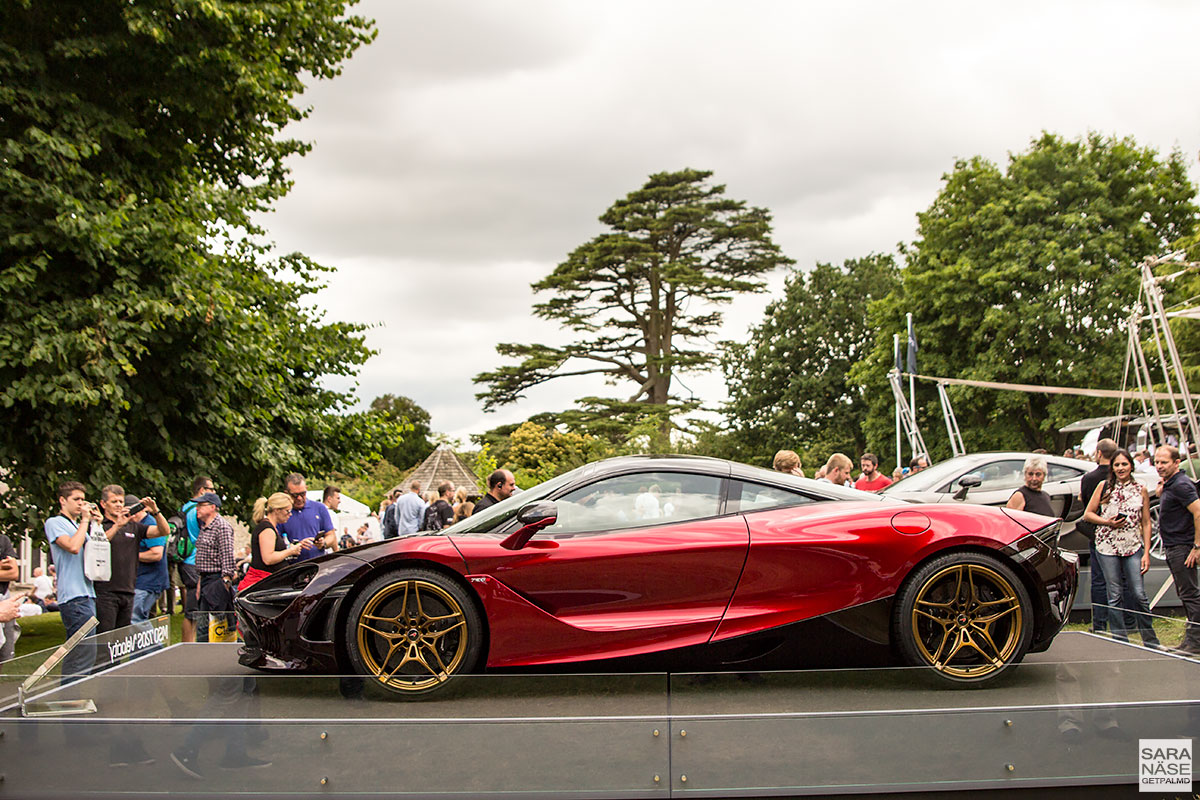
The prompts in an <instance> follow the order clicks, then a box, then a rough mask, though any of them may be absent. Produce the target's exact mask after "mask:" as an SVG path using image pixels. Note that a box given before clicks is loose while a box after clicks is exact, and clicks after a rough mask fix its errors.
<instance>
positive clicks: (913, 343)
mask: <svg viewBox="0 0 1200 800" xmlns="http://www.w3.org/2000/svg"><path fill="white" fill-rule="evenodd" d="M908 372H909V374H910V375H915V374H917V334H916V332H915V331H914V330H913V328H912V325H911V324H910V325H909V326H908Z"/></svg>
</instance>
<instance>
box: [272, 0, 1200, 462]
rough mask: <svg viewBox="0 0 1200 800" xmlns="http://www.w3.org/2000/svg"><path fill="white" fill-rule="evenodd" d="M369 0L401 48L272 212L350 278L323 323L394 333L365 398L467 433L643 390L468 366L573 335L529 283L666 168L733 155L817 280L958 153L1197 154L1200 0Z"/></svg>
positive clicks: (363, 384) (340, 285) (762, 299)
mask: <svg viewBox="0 0 1200 800" xmlns="http://www.w3.org/2000/svg"><path fill="white" fill-rule="evenodd" d="M356 11H357V13H361V14H363V15H365V16H368V17H371V18H374V19H375V20H376V22H377V25H378V28H379V36H378V38H377V39H376V41H375V42H374V43H373V44H371V45H370V46H368V47H366V48H364V49H362V50H360V51H359V52H358V53H357V54H356V55H355V57H354V58H353V59H352V60H351V61H350V62H349V63H348V64H347V65H346V67H345V71H344V73H343V74H342V75H341V76H340V77H338V78H336V79H335V80H333V81H326V82H322V83H318V84H316V85H314V86H313V87H312V88H311V89H310V90H309V91H308V92H307V93H306V95H305V96H304V98H303V102H305V103H308V104H310V105H311V106H312V109H313V111H312V115H311V117H310V118H309V119H307V120H306V121H305V122H303V123H301V124H299V125H296V126H295V127H294V128H290V129H289V133H291V134H292V135H295V136H297V137H299V138H302V139H305V140H307V141H310V142H312V143H313V145H314V149H313V151H312V152H311V153H310V154H309V155H308V156H306V157H305V158H303V159H298V160H296V161H295V162H294V163H293V177H294V179H295V188H294V190H293V191H292V193H291V195H290V196H289V197H288V198H286V199H285V200H284V201H282V202H281V203H279V205H278V207H277V210H276V211H275V212H274V213H273V214H271V215H269V216H267V217H265V218H264V219H263V223H264V224H265V226H266V228H267V230H268V232H269V235H270V237H271V238H272V239H273V240H274V241H275V242H276V243H277V245H278V246H279V247H280V248H281V249H284V250H288V251H290V250H300V251H302V252H304V253H306V254H308V255H310V256H312V257H314V258H316V259H317V260H318V261H321V262H323V263H325V264H328V265H331V266H336V267H337V269H338V271H337V273H336V274H334V275H332V276H331V277H330V278H329V285H328V287H327V288H325V289H324V290H322V291H321V293H320V294H319V295H318V296H317V299H318V302H319V303H320V304H321V306H322V307H323V308H324V309H325V311H326V319H329V320H345V321H352V322H360V323H365V324H368V325H371V326H372V327H371V329H370V330H369V331H368V333H367V342H368V344H369V345H370V346H371V347H373V348H374V349H376V350H378V351H379V355H377V356H375V357H374V358H373V359H371V361H369V362H368V363H367V364H366V366H365V367H364V368H363V369H362V371H361V373H360V375H359V380H358V384H359V385H358V389H357V393H358V396H359V397H360V399H361V400H362V401H363V402H364V403H365V402H369V401H370V399H371V398H373V397H375V396H377V395H380V394H383V393H385V392H392V393H396V394H403V395H408V396H409V397H412V398H413V399H414V400H416V401H417V402H418V403H419V404H420V405H422V406H423V407H425V408H426V409H428V410H429V412H430V414H431V415H432V425H433V428H434V429H435V430H437V431H441V432H445V433H448V434H450V435H451V436H455V437H459V438H460V439H462V440H464V441H465V440H466V438H467V436H468V435H469V434H471V433H478V432H482V431H483V430H486V429H488V428H491V427H495V426H496V425H500V424H503V423H506V422H515V421H520V420H523V419H525V418H527V417H528V416H530V415H531V414H534V413H537V412H539V411H545V410H553V409H560V408H564V407H566V406H569V405H570V404H571V401H572V400H573V399H574V398H576V397H579V396H582V395H587V394H596V393H601V394H611V395H613V396H618V395H622V394H627V392H626V391H625V388H624V387H621V389H620V390H619V391H618V390H614V389H609V388H608V387H604V386H603V385H602V384H596V383H589V379H587V378H577V379H563V380H561V381H554V382H552V383H551V384H549V385H546V386H543V387H538V388H535V389H533V390H531V391H530V392H529V393H528V397H527V399H526V400H524V401H522V402H520V403H518V404H517V405H515V406H510V407H507V408H505V409H502V410H500V411H498V412H495V413H491V414H484V413H483V412H482V411H481V409H480V406H479V404H478V402H477V401H476V400H475V398H474V395H475V392H476V391H478V387H476V386H475V385H474V384H472V382H471V378H472V377H473V376H474V375H476V374H477V373H479V372H480V371H482V370H486V369H492V368H494V367H495V366H497V364H498V363H499V362H498V357H497V355H496V353H495V343H496V342H500V341H518V342H529V341H547V342H553V343H558V342H562V341H564V337H563V333H562V332H560V331H559V330H558V329H557V328H556V327H555V326H553V325H551V324H549V323H546V322H543V321H540V320H536V319H534V318H532V316H531V314H530V309H531V306H532V304H533V303H535V302H538V300H539V299H545V298H544V297H543V298H538V297H535V295H534V293H533V292H532V291H531V289H530V284H531V283H532V282H534V281H536V280H538V279H540V278H541V277H543V276H545V275H546V274H548V273H549V272H550V271H551V270H552V269H553V268H554V266H555V265H556V264H558V263H559V262H560V261H562V260H563V259H564V258H565V256H566V255H567V254H568V253H569V252H570V251H571V250H572V249H574V248H575V247H576V246H577V245H579V244H582V243H583V242H585V241H587V240H588V239H590V238H591V237H593V236H594V235H596V234H597V233H599V232H601V230H602V226H601V225H600V223H599V222H598V221H597V219H596V218H597V216H598V215H599V214H601V213H602V212H603V211H604V210H605V209H606V208H607V207H608V206H609V205H610V204H611V203H612V202H613V201H614V200H616V199H618V198H620V197H623V196H624V195H625V194H627V193H628V192H630V191H632V190H634V189H636V188H638V187H640V186H641V185H642V183H643V182H644V181H645V179H646V177H647V176H648V175H649V174H651V173H653V172H660V171H667V170H676V169H681V168H684V167H694V168H697V169H707V170H712V171H713V172H714V173H715V174H714V180H716V181H717V182H719V183H723V184H725V185H726V186H727V187H728V195H729V196H731V197H733V198H736V199H740V200H745V201H747V202H748V203H750V204H752V205H756V206H765V207H767V208H769V209H770V210H771V211H772V213H773V215H774V220H775V240H776V241H777V242H778V243H779V244H780V246H781V247H782V249H783V251H784V252H785V253H786V254H787V255H788V256H790V257H791V258H794V259H795V260H796V262H797V267H798V268H805V267H810V266H811V265H813V264H814V263H816V262H818V261H829V262H835V263H840V262H841V261H843V260H845V259H847V258H855V257H860V256H863V255H866V254H868V253H871V252H894V250H895V246H896V243H897V242H900V241H910V240H911V239H912V238H913V235H914V231H915V225H916V218H915V215H916V213H917V212H919V211H921V210H923V209H925V208H926V207H928V205H929V204H930V202H931V201H932V199H933V198H934V196H935V194H936V193H937V191H938V188H939V184H940V180H941V177H942V175H943V174H944V173H945V172H947V171H949V170H950V169H952V168H953V165H954V161H955V159H956V158H960V157H970V156H972V155H983V156H985V157H987V158H990V159H992V160H994V161H997V162H1003V161H1004V160H1005V159H1006V157H1007V154H1008V153H1010V152H1016V151H1021V150H1024V149H1025V148H1026V147H1027V146H1028V143H1029V142H1030V140H1031V139H1032V138H1034V137H1036V136H1037V135H1038V134H1039V132H1040V131H1042V130H1049V131H1053V132H1056V133H1059V134H1062V135H1064V136H1067V137H1070V138H1075V137H1078V136H1081V135H1083V134H1085V133H1086V132H1087V131H1089V130H1095V131H1099V132H1101V133H1103V134H1115V135H1119V136H1133V137H1134V138H1135V139H1136V140H1137V141H1138V142H1139V143H1140V144H1143V145H1150V146H1153V147H1156V148H1158V149H1159V150H1161V151H1169V150H1171V149H1174V148H1178V149H1180V150H1181V151H1182V152H1183V153H1184V154H1185V155H1186V156H1187V159H1188V161H1189V163H1191V164H1193V165H1195V164H1196V161H1197V152H1198V151H1200V104H1198V103H1197V101H1196V98H1197V97H1200V70H1197V69H1196V66H1195V61H1194V57H1193V56H1194V35H1195V32H1196V31H1197V30H1200V4H1198V3H1195V2H1191V0H1178V2H1170V1H1168V0H1162V1H1161V2H1139V3H1136V4H1135V3H1128V2H1097V1H1096V0H1091V1H1090V2H1086V3H1085V2H1082V0H1081V1H1080V2H1061V3H1045V2H1036V3H1035V2H1013V1H1012V0H1009V1H1008V2H1004V3H986V4H984V3H962V2H944V3H934V2H914V1H913V0H908V2H904V3H885V2H882V0H880V1H879V2H841V3H827V2H826V3H817V2H805V1H804V0H783V1H780V2H773V1H767V0H737V1H736V2H735V0H722V2H703V1H701V0H672V1H669V2H668V1H667V0H660V1H658V2H655V1H653V0H637V2H625V1H624V0H603V2H600V1H595V2H593V1H591V0H570V1H568V0H511V1H510V2H497V1H496V0H492V2H475V1H474V0H421V1H420V2H418V1H416V0H364V1H363V2H362V3H361V4H360V5H359V6H357V8H356ZM1197 177H1200V170H1197V169H1193V179H1196V178H1197ZM783 279H784V275H783V274H782V273H780V274H777V275H775V276H773V277H772V279H771V285H772V286H773V287H775V288H778V287H779V286H780V285H781V284H782V282H783ZM768 298H769V295H766V296H747V297H744V298H741V299H739V300H737V301H735V302H734V303H733V304H732V306H730V307H729V308H728V309H727V313H726V324H725V327H724V330H723V332H722V338H733V339H740V338H744V337H745V336H746V332H747V329H748V327H749V326H751V325H753V324H755V323H757V322H758V321H759V320H760V319H761V316H762V311H763V306H764V305H765V303H766V302H767V300H768ZM902 324H903V323H902V321H901V320H897V330H899V329H900V327H901V326H902ZM683 380H684V382H685V383H686V385H687V386H688V387H690V388H691V390H692V391H694V392H695V394H696V396H698V397H699V398H701V399H702V400H704V401H705V402H707V403H709V404H717V403H719V402H720V401H721V400H722V399H723V397H724V383H723V381H722V380H721V378H720V376H719V375H707V376H704V375H701V376H685V377H684V379H683ZM560 384H561V385H560ZM339 388H340V387H339ZM684 391H685V393H686V390H684Z"/></svg>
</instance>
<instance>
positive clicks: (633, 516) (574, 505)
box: [538, 472, 721, 537]
mask: <svg viewBox="0 0 1200 800" xmlns="http://www.w3.org/2000/svg"><path fill="white" fill-rule="evenodd" d="M554 502H555V503H556V504H557V505H558V522H556V523H554V524H553V525H551V526H550V527H548V528H546V529H545V531H544V532H543V533H541V534H538V535H539V536H551V537H553V536H570V535H574V534H580V533H604V532H606V531H614V530H622V529H625V528H638V527H643V526H646V525H661V524H663V523H668V522H684V521H686V520H690V519H703V518H704V517H715V516H716V515H717V512H718V510H719V509H720V507H721V479H720V478H718V477H714V476H712V475H695V474H692V473H686V472H640V473H635V474H632V475H618V476H615V477H612V478H605V479H604V480H599V481H596V482H595V483H591V484H588V485H587V486H584V487H582V488H579V489H576V490H574V491H573V492H570V493H569V494H566V495H563V496H562V497H560V498H558V499H557V500H555V501H554Z"/></svg>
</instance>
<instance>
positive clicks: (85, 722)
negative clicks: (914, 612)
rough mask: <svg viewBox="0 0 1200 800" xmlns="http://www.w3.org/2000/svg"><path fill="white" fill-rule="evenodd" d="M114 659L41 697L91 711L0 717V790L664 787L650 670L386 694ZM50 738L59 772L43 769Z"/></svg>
mask: <svg viewBox="0 0 1200 800" xmlns="http://www.w3.org/2000/svg"><path fill="white" fill-rule="evenodd" d="M185 649H187V648H185ZM124 669H125V668H121V669H118V670H117V671H116V674H105V675H93V676H91V677H88V678H85V679H83V680H79V681H74V682H72V683H68V684H65V685H63V686H61V687H59V688H57V689H55V690H54V691H53V692H52V693H51V694H52V695H53V696H54V697H55V698H56V699H58V700H60V701H64V702H66V701H72V700H83V699H90V700H93V701H94V703H95V705H96V708H97V711H96V713H95V714H93V715H90V716H86V717H69V718H67V717H62V718H51V717H41V718H32V719H31V718H21V717H20V716H19V711H16V710H14V711H12V712H9V713H10V714H16V715H17V716H0V731H3V732H5V733H6V736H5V737H4V739H3V740H0V743H2V747H3V749H2V750H0V752H2V753H3V760H4V765H3V767H2V768H0V772H3V773H5V774H6V777H5V781H4V784H3V788H4V789H5V790H8V791H11V792H13V796H20V797H38V796H47V797H50V796H53V797H61V796H78V793H79V792H80V791H81V788H82V790H85V791H92V792H100V791H101V788H102V789H103V791H105V792H117V793H119V792H135V791H148V790H154V791H160V792H172V791H175V792H178V791H184V792H189V793H190V792H195V791H197V790H198V788H200V787H202V788H203V790H204V791H205V792H212V793H214V794H217V793H220V794H238V795H243V794H257V793H266V792H270V793H278V794H281V795H282V794H285V793H286V794H288V795H294V794H304V793H318V792H319V793H322V794H325V793H329V792H335V793H355V794H357V793H370V794H396V795H430V794H463V795H479V794H488V793H493V792H495V793H509V794H511V793H521V794H545V795H547V796H554V797H558V796H564V797H565V796H571V795H584V796H592V797H596V796H629V797H637V796H655V795H656V794H657V795H659V796H665V795H666V789H665V787H666V781H667V776H668V774H669V772H668V768H669V736H668V735H667V731H668V725H669V716H668V713H667V712H668V681H667V677H666V675H663V674H637V675H590V676H589V675H511V676H510V675H499V676H464V678H463V679H462V680H460V681H457V682H456V684H455V685H454V686H452V687H447V688H448V690H449V694H446V695H438V696H435V697H431V698H429V699H427V700H397V699H395V698H393V697H391V696H390V695H387V694H385V693H383V692H382V691H379V690H376V689H375V688H374V687H373V686H372V685H371V684H365V685H364V682H363V681H362V679H361V678H357V677H352V678H339V677H336V676H294V675H284V676H274V675H251V674H246V675H239V676H224V677H213V676H186V675H185V676H179V675H171V676H160V675H137V676H121V675H120V673H121V672H122V671H124ZM42 699H45V698H42ZM64 747H65V748H69V751H70V753H71V769H69V770H62V769H55V768H54V765H55V764H60V763H61V762H60V761H58V760H57V759H58V758H59V757H58V756H56V755H55V754H56V753H60V754H61V753H62V752H64V750H63V748H64ZM268 767H269V769H268ZM656 778H657V781H656ZM27 790H28V791H27Z"/></svg>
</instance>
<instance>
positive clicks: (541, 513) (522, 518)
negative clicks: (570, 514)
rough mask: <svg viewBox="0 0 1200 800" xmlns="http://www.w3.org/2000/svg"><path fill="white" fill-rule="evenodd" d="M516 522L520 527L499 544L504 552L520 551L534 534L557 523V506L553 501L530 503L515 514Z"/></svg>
mask: <svg viewBox="0 0 1200 800" xmlns="http://www.w3.org/2000/svg"><path fill="white" fill-rule="evenodd" d="M517 522H520V523H521V527H520V528H517V529H516V530H515V531H513V532H512V533H511V534H509V536H508V537H507V538H506V539H505V540H504V541H503V542H501V543H500V546H501V547H503V548H504V549H505V550H520V549H521V548H522V547H524V546H525V545H526V544H528V543H529V540H530V539H532V538H533V535H534V534H535V533H537V532H538V531H540V530H541V529H542V528H547V527H549V526H551V525H553V524H554V523H556V522H558V506H557V505H555V503H554V501H553V500H540V501H538V502H536V503H530V504H529V505H527V506H525V507H523V508H522V509H521V510H520V511H518V512H517Z"/></svg>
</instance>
